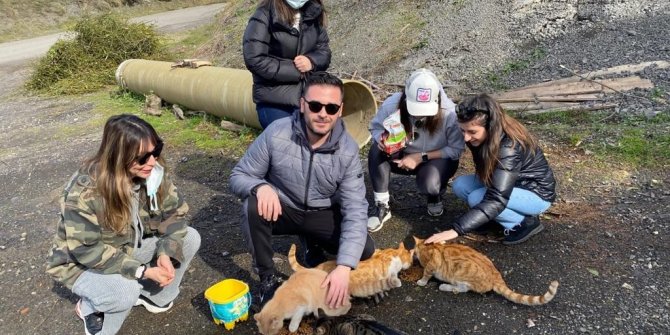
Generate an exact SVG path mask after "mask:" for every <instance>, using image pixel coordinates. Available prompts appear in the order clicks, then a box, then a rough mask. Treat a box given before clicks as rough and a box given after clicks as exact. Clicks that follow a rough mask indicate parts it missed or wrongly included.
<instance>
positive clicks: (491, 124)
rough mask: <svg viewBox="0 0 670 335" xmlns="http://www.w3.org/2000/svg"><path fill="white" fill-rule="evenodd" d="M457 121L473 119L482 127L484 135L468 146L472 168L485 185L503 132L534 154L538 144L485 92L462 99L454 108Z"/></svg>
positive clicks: (515, 143) (489, 183)
mask: <svg viewBox="0 0 670 335" xmlns="http://www.w3.org/2000/svg"><path fill="white" fill-rule="evenodd" d="M456 117H457V118H458V122H460V123H467V122H470V121H475V122H476V123H477V124H478V125H480V126H482V127H484V128H485V129H486V134H487V136H486V139H485V140H484V143H482V144H480V145H479V146H478V147H470V146H468V147H470V150H471V151H472V158H473V160H474V163H475V171H476V173H477V176H478V177H479V179H480V180H482V181H483V182H484V184H485V185H486V186H491V179H492V177H493V171H494V170H495V168H496V165H497V164H498V152H499V151H500V141H501V139H502V136H503V134H505V135H507V137H509V138H510V139H511V140H512V143H513V144H514V145H515V146H516V145H520V146H521V149H522V150H523V151H524V152H530V153H531V154H535V151H536V150H537V147H538V144H537V141H536V140H535V138H533V136H532V135H531V134H530V133H529V132H528V129H526V127H524V125H522V124H521V123H519V121H517V120H515V119H514V118H513V117H511V116H509V115H507V114H506V113H505V112H504V111H503V108H502V106H500V104H499V103H498V102H497V101H496V100H495V99H493V98H492V97H491V96H489V95H487V94H480V95H476V96H473V97H469V98H466V99H464V100H463V101H462V102H461V103H460V104H458V107H457V108H456Z"/></svg>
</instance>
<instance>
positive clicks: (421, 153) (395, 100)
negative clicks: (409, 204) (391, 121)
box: [368, 69, 465, 232]
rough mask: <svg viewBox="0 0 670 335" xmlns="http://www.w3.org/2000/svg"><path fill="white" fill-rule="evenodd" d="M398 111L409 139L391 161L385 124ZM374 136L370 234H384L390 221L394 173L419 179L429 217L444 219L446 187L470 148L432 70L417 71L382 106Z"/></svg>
mask: <svg viewBox="0 0 670 335" xmlns="http://www.w3.org/2000/svg"><path fill="white" fill-rule="evenodd" d="M398 111H399V112H400V122H401V123H402V125H403V127H404V129H405V132H406V134H407V137H406V140H405V147H404V149H402V151H401V152H400V153H399V154H394V155H388V154H387V151H385V150H384V148H385V146H386V143H385V142H386V139H387V136H388V132H387V131H386V129H385V127H384V120H386V119H387V118H388V117H389V116H391V114H393V113H395V112H398ZM370 133H371V134H372V139H373V140H374V141H375V145H372V146H371V147H370V152H369V153H368V168H369V170H370V179H371V181H372V189H373V191H374V201H375V206H374V208H373V213H372V215H371V216H370V217H369V218H368V230H369V231H371V232H375V231H378V230H380V229H381V228H382V226H383V224H384V222H386V221H387V220H388V219H390V218H391V210H390V208H389V198H390V195H389V188H388V186H389V180H390V176H391V172H393V173H396V174H403V175H416V183H417V188H418V190H419V193H421V194H423V195H425V196H426V197H427V203H428V204H427V210H428V214H429V215H431V216H439V215H442V212H443V205H442V198H441V196H442V194H443V193H444V191H445V189H446V186H447V181H448V180H449V178H451V177H452V176H453V175H454V173H456V169H457V168H458V160H459V158H460V156H461V153H463V151H464V149H465V142H464V141H463V134H462V133H461V130H460V128H459V127H458V122H457V120H456V114H455V105H454V103H453V101H451V100H450V99H449V98H448V97H447V94H446V93H445V92H444V89H443V88H442V85H441V84H440V81H439V80H438V79H437V77H436V76H435V74H433V73H432V72H431V71H430V70H427V69H419V70H416V71H414V72H413V73H412V74H411V75H410V76H409V78H408V79H407V81H406V83H405V89H404V90H403V91H402V92H398V93H395V94H393V95H391V96H390V97H388V98H387V99H386V100H385V101H384V103H382V105H381V107H380V108H379V110H378V111H377V115H376V116H375V117H374V119H373V120H372V122H371V123H370Z"/></svg>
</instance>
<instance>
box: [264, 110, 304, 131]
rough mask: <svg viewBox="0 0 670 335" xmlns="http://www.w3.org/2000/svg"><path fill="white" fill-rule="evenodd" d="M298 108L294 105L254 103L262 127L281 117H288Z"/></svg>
mask: <svg viewBox="0 0 670 335" xmlns="http://www.w3.org/2000/svg"><path fill="white" fill-rule="evenodd" d="M298 110H300V108H299V107H296V106H285V105H271V104H256V113H257V114H258V122H260V124H261V127H262V128H263V129H265V128H267V127H268V126H269V125H270V123H272V121H274V120H277V119H281V118H283V117H289V116H291V115H293V113H294V112H295V111H298Z"/></svg>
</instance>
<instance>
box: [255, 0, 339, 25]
mask: <svg viewBox="0 0 670 335" xmlns="http://www.w3.org/2000/svg"><path fill="white" fill-rule="evenodd" d="M310 2H314V3H317V4H319V6H321V15H319V19H318V21H319V25H320V26H322V27H325V26H326V8H325V7H324V6H323V2H322V1H321V0H309V1H308V2H307V3H305V6H309V3H310ZM258 7H259V8H260V7H266V8H271V9H274V12H275V13H277V17H279V22H281V23H283V24H285V25H287V26H292V25H293V20H294V19H295V14H297V13H298V12H299V11H300V10H299V9H293V8H292V7H291V6H289V5H288V4H287V3H286V1H285V0H261V2H260V3H259V4H258Z"/></svg>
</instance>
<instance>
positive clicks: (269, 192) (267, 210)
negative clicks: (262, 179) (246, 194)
mask: <svg viewBox="0 0 670 335" xmlns="http://www.w3.org/2000/svg"><path fill="white" fill-rule="evenodd" d="M256 199H258V214H259V215H260V216H261V217H262V218H263V219H265V220H267V221H271V222H275V221H277V219H278V218H279V216H280V215H281V203H280V202H279V196H278V195H277V192H275V190H274V189H273V188H272V187H271V186H270V185H267V184H265V185H263V186H261V187H259V188H258V190H256Z"/></svg>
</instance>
